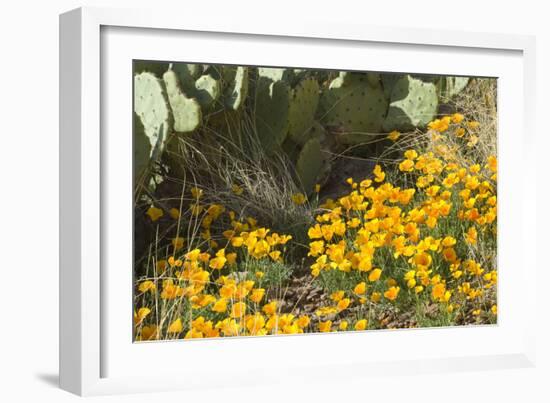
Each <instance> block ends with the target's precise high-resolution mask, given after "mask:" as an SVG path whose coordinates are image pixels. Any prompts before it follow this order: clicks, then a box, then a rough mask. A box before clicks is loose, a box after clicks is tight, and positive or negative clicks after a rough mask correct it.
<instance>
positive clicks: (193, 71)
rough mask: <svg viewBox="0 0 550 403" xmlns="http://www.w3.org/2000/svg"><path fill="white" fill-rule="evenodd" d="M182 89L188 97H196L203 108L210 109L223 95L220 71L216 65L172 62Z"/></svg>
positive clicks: (171, 66) (171, 67) (172, 68)
mask: <svg viewBox="0 0 550 403" xmlns="http://www.w3.org/2000/svg"><path fill="white" fill-rule="evenodd" d="M170 69H171V70H172V71H174V73H176V76H177V78H178V81H179V84H180V88H181V91H182V92H183V93H184V94H185V95H186V96H187V97H188V98H195V99H196V100H197V101H198V102H199V104H200V105H201V107H202V108H203V110H205V111H208V110H209V109H210V108H211V107H212V106H213V105H214V103H215V102H216V101H217V100H218V98H219V97H220V95H221V92H222V88H221V83H220V80H219V73H218V70H217V68H216V67H215V66H205V65H202V64H189V63H172V64H171V65H170Z"/></svg>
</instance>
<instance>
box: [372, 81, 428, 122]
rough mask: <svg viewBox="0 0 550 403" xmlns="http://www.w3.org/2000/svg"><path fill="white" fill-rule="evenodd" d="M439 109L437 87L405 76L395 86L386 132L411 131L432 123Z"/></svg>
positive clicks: (387, 117)
mask: <svg viewBox="0 0 550 403" xmlns="http://www.w3.org/2000/svg"><path fill="white" fill-rule="evenodd" d="M437 107H438V98H437V91H436V85H435V84H434V83H432V82H429V81H424V80H422V79H420V78H414V77H411V76H410V75H408V74H407V75H404V76H403V77H401V78H400V79H399V80H397V82H396V83H395V84H394V86H393V89H392V92H391V102H390V108H389V110H388V115H387V116H386V121H385V122H384V127H383V128H384V130H385V131H391V130H411V129H413V128H415V127H423V126H425V125H426V124H427V123H428V122H430V121H431V120H432V119H433V118H434V116H435V114H436V112H437Z"/></svg>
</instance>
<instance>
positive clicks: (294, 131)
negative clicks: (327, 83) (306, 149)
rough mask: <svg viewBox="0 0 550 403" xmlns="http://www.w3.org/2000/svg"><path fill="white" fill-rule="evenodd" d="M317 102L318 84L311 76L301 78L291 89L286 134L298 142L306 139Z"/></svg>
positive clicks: (303, 141)
mask: <svg viewBox="0 0 550 403" xmlns="http://www.w3.org/2000/svg"><path fill="white" fill-rule="evenodd" d="M318 104H319V84H318V83H317V81H316V80H315V79H313V78H307V79H304V80H302V81H301V82H300V83H299V84H298V85H297V86H296V88H295V89H294V90H293V91H292V95H291V98H290V109H289V112H288V120H289V125H288V134H289V136H290V138H291V139H292V140H293V141H295V142H296V143H298V144H304V143H305V142H306V141H307V140H308V134H309V133H308V132H309V129H311V127H312V125H313V122H314V117H315V112H316V111H317V105H318Z"/></svg>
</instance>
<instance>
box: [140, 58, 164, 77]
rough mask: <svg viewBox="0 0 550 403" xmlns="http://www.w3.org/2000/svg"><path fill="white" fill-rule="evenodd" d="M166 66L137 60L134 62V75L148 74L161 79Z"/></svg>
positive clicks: (161, 63)
mask: <svg viewBox="0 0 550 403" xmlns="http://www.w3.org/2000/svg"><path fill="white" fill-rule="evenodd" d="M168 66H169V65H168V63H164V62H156V61H144V60H139V61H135V62H134V74H139V73H143V72H149V73H153V74H154V75H156V76H157V77H162V75H163V74H164V72H165V71H166V70H168Z"/></svg>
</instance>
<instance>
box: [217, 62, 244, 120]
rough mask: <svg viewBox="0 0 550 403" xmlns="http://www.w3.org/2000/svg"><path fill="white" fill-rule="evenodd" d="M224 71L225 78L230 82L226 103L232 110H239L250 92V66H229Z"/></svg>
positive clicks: (226, 92)
mask: <svg viewBox="0 0 550 403" xmlns="http://www.w3.org/2000/svg"><path fill="white" fill-rule="evenodd" d="M223 72H224V80H225V81H226V82H227V83H228V86H227V88H226V89H225V93H224V105H225V106H226V107H227V108H229V109H231V110H237V109H239V107H240V106H241V105H242V104H243V103H244V100H245V99H246V96H247V94H248V67H237V68H234V67H228V68H226V69H224V70H223Z"/></svg>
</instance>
